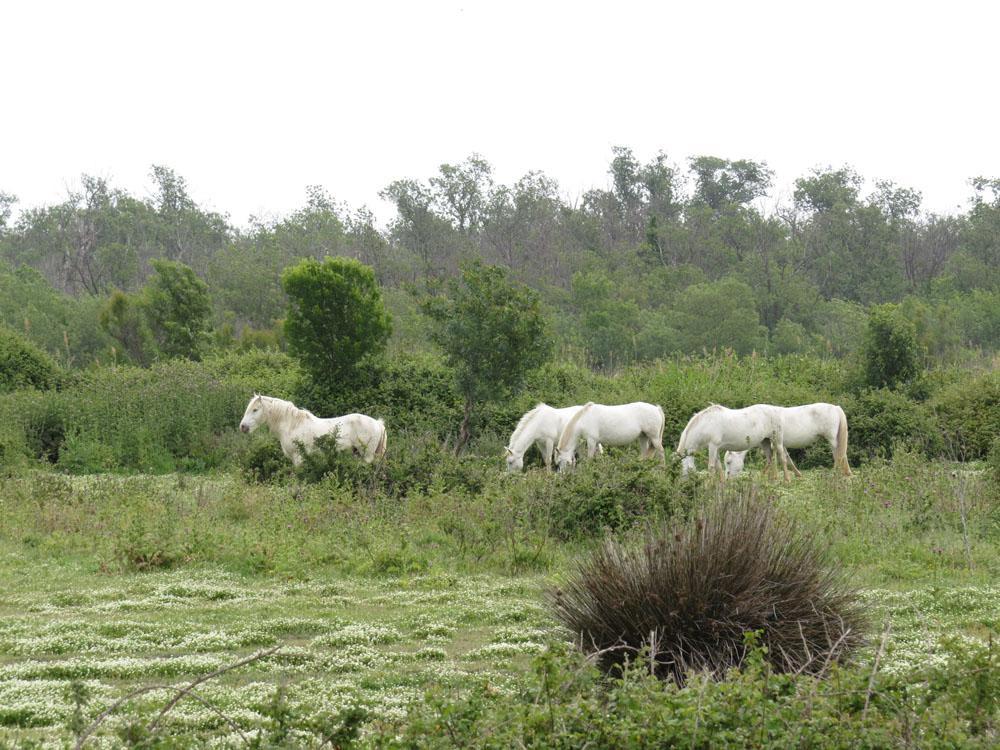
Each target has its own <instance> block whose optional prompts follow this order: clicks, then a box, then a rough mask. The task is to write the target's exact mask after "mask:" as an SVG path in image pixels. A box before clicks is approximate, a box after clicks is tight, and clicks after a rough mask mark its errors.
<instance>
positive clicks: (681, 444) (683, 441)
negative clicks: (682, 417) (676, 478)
mask: <svg viewBox="0 0 1000 750" xmlns="http://www.w3.org/2000/svg"><path fill="white" fill-rule="evenodd" d="M696 416H698V415H697V414H695V417H696ZM664 421H666V420H664ZM692 422H694V417H691V419H689V420H688V423H687V424H686V425H684V429H683V430H681V436H680V437H679V438H678V439H677V450H676V451H674V452H675V453H676V454H677V455H678V456H683V455H684V451H685V449H686V448H687V436H688V429H689V428H690V427H691V423H692Z"/></svg>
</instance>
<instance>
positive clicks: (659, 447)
mask: <svg viewBox="0 0 1000 750" xmlns="http://www.w3.org/2000/svg"><path fill="white" fill-rule="evenodd" d="M656 411H658V412H659V413H660V431H659V433H658V434H657V436H656V451H657V452H658V453H659V454H660V457H661V458H662V459H663V461H664V463H666V460H667V457H666V454H664V452H663V431H664V430H665V429H666V426H667V415H666V414H664V413H663V407H662V406H660V405H659V404H657V405H656Z"/></svg>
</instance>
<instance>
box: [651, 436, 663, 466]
mask: <svg viewBox="0 0 1000 750" xmlns="http://www.w3.org/2000/svg"><path fill="white" fill-rule="evenodd" d="M649 452H650V453H652V454H653V455H654V456H657V457H659V459H660V463H662V464H663V465H664V466H666V465H667V454H666V453H664V452H663V443H661V442H660V436H659V435H657V436H656V437H651V438H650V439H649Z"/></svg>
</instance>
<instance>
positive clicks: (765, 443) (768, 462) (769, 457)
mask: <svg viewBox="0 0 1000 750" xmlns="http://www.w3.org/2000/svg"><path fill="white" fill-rule="evenodd" d="M760 451H761V453H763V454H764V476H766V477H770V476H771V472H772V470H773V468H774V465H773V464H772V461H773V460H774V455H773V451H772V450H771V439H770V438H764V439H763V440H761V441H760Z"/></svg>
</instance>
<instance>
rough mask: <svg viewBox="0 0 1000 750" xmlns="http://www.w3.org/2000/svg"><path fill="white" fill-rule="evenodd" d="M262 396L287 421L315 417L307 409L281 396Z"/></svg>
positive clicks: (299, 420)
mask: <svg viewBox="0 0 1000 750" xmlns="http://www.w3.org/2000/svg"><path fill="white" fill-rule="evenodd" d="M263 398H266V399H267V400H268V401H270V402H271V404H272V408H273V409H275V410H276V411H278V412H279V413H280V415H281V417H282V418H283V419H286V420H288V421H294V422H301V421H302V420H304V419H308V418H309V417H313V418H315V417H316V415H315V414H313V413H312V412H311V411H309V410H308V409H300V408H299V407H298V406H296V405H295V404H293V403H292V402H291V401H286V400H285V399H283V398H277V397H275V396H263Z"/></svg>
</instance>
